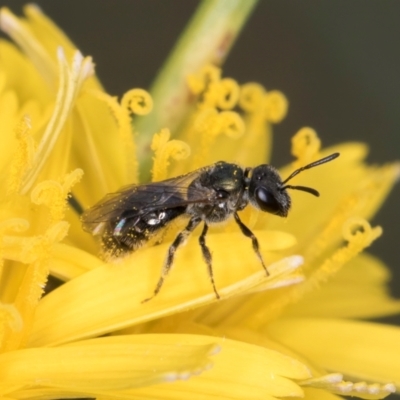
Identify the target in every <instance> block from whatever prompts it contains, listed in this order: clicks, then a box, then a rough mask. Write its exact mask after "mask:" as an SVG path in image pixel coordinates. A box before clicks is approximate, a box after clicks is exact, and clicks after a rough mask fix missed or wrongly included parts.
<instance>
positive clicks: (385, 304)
mask: <svg viewBox="0 0 400 400" xmlns="http://www.w3.org/2000/svg"><path fill="white" fill-rule="evenodd" d="M389 279H390V274H389V270H388V269H387V267H386V266H385V265H384V264H383V263H382V262H381V261H380V260H378V259H376V258H375V257H372V256H371V255H367V254H361V255H359V256H358V257H356V258H355V259H353V260H352V261H351V262H349V263H348V264H347V265H346V266H345V267H344V268H342V269H341V270H340V271H339V272H338V274H337V275H336V276H334V277H332V279H330V280H329V281H328V282H326V284H324V286H323V287H321V288H317V289H316V290H313V291H311V292H309V293H307V294H306V295H305V297H304V298H303V299H301V300H300V301H299V302H297V303H295V304H292V305H290V306H289V307H288V308H287V309H286V310H285V311H284V314H283V315H284V316H285V317H325V318H340V317H342V318H374V317H381V316H384V315H390V314H394V313H398V312H400V301H399V300H395V299H393V298H391V297H390V295H389V293H388V288H387V283H388V281H389Z"/></svg>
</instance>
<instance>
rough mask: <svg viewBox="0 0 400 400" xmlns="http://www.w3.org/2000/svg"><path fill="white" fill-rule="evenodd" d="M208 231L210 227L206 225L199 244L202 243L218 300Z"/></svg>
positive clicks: (202, 250)
mask: <svg viewBox="0 0 400 400" xmlns="http://www.w3.org/2000/svg"><path fill="white" fill-rule="evenodd" d="M207 231H208V225H207V224H206V223H204V228H203V232H201V235H200V237H199V243H200V247H201V252H202V253H203V258H204V261H205V262H206V264H207V268H208V275H209V276H210V280H211V284H212V286H213V289H214V293H215V296H216V297H217V299H219V298H220V296H219V294H218V292H217V288H216V287H215V282H214V274H213V269H212V256H211V252H210V249H209V248H208V247H207V245H206V235H207Z"/></svg>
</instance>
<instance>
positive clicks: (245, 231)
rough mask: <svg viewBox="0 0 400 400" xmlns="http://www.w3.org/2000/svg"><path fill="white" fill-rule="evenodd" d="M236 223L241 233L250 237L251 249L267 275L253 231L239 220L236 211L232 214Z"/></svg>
mask: <svg viewBox="0 0 400 400" xmlns="http://www.w3.org/2000/svg"><path fill="white" fill-rule="evenodd" d="M233 216H234V218H235V221H236V223H237V224H238V225H239V228H240V230H241V231H242V233H243V235H245V236H247V237H248V238H250V239H251V242H252V244H253V250H254V252H255V253H256V254H257V257H258V258H259V260H260V261H261V265H262V266H263V268H264V270H265V272H266V274H267V276H269V272H268V270H267V267H266V266H265V264H264V260H263V258H262V255H261V253H260V246H259V244H258V240H257V238H256V236H255V235H254V233H253V232H252V231H251V230H250V229H249V228H248V227H247V226H246V225H245V224H244V223H243V222H242V221H241V220H240V218H239V215H238V214H237V213H234V214H233Z"/></svg>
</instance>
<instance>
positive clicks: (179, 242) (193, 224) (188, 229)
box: [142, 217, 201, 303]
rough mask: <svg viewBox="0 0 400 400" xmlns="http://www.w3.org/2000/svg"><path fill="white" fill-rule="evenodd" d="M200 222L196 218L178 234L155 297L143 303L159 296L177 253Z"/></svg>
mask: <svg viewBox="0 0 400 400" xmlns="http://www.w3.org/2000/svg"><path fill="white" fill-rule="evenodd" d="M200 222H201V218H196V217H193V218H191V219H190V221H189V223H188V224H187V226H186V228H185V229H184V230H183V231H182V232H180V233H179V234H178V236H177V237H176V238H175V240H174V241H173V242H172V244H171V246H169V249H168V255H167V258H166V260H165V263H164V266H163V268H162V270H161V276H160V279H159V280H158V282H157V285H156V288H155V289H154V293H153V296H151V297H149V298H148V299H144V300H143V301H142V303H146V302H147V301H149V300H151V299H152V298H153V297H155V296H156V295H157V294H158V292H159V291H160V289H161V287H162V285H163V283H164V280H165V278H166V277H167V275H168V272H169V271H170V269H171V267H172V264H173V263H174V258H175V253H176V251H177V250H178V248H179V246H181V245H182V244H183V243H184V242H185V240H186V239H187V238H188V236H189V235H190V234H191V233H192V232H193V231H194V230H195V228H196V227H197V225H199V223H200Z"/></svg>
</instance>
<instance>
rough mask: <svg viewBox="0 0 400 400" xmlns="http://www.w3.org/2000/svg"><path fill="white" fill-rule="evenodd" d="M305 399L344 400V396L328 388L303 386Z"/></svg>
mask: <svg viewBox="0 0 400 400" xmlns="http://www.w3.org/2000/svg"><path fill="white" fill-rule="evenodd" d="M303 390H304V400H343V397H340V396H337V395H336V394H333V393H331V392H328V391H327V390H323V389H315V388H307V387H305V388H303Z"/></svg>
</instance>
